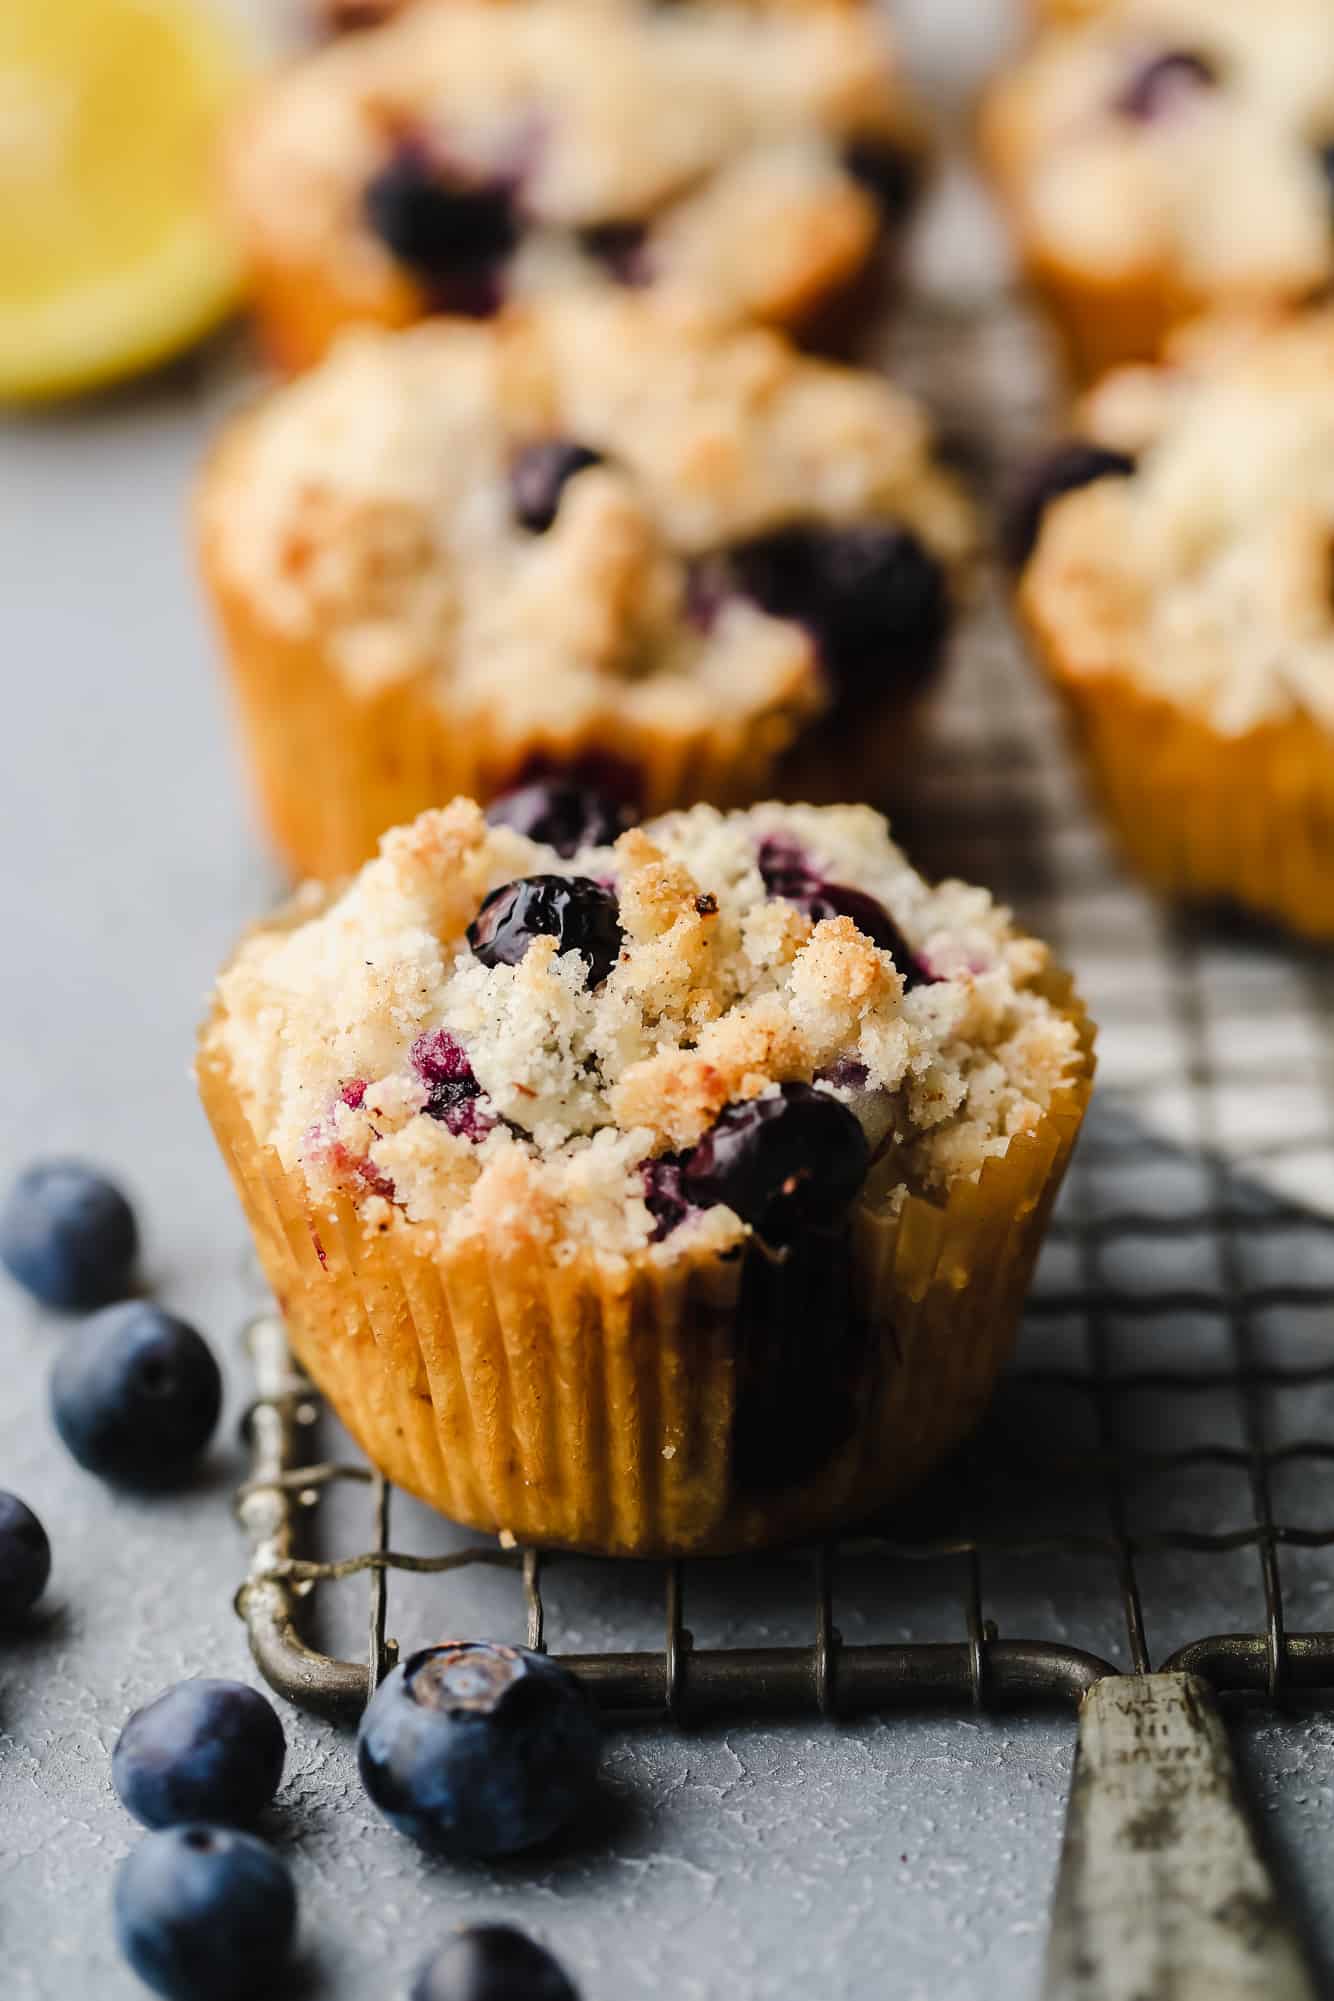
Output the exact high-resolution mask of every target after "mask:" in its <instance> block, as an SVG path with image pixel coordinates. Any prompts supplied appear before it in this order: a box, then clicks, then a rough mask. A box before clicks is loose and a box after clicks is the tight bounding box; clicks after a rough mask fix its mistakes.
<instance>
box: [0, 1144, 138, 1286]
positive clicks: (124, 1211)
mask: <svg viewBox="0 0 1334 2001" xmlns="http://www.w3.org/2000/svg"><path fill="white" fill-rule="evenodd" d="M138 1251H139V1230H138V1226H137V1225H136V1223H135V1220H134V1211H133V1209H131V1207H130V1205H129V1203H128V1202H127V1201H126V1200H125V1197H124V1196H123V1195H122V1194H121V1192H120V1190H119V1188H117V1187H116V1186H115V1184H114V1183H113V1182H110V1181H108V1180H107V1179H106V1177H105V1175H101V1174H99V1173H98V1172H97V1171H96V1169H95V1168H92V1167H85V1166H84V1165H83V1164H82V1163H81V1162H80V1161H77V1160H46V1161H39V1162H38V1163H37V1165H36V1166H34V1167H30V1168H28V1169H27V1170H26V1172H24V1173H23V1174H21V1175H20V1176H19V1178H18V1180H17V1181H16V1182H15V1183H14V1186H13V1188H12V1189H11V1190H10V1192H9V1197H8V1200H7V1201H6V1202H5V1205H4V1207H3V1209H0V1264H3V1265H4V1267H5V1269H6V1270H7V1271H8V1272H9V1274H10V1276H11V1277H13V1278H16V1279H17V1280H18V1282H19V1284H20V1285H22V1286H26V1287H27V1289H28V1291H29V1292H30V1293H32V1295H33V1297H34V1298H36V1299H40V1300H41V1301H42V1303H43V1305H45V1306H60V1307H64V1308H66V1309H67V1310H70V1311H80V1310H81V1311H86V1310H87V1309H88V1308H90V1307H93V1306H105V1305H106V1304H107V1302H108V1300H112V1299H123V1298H124V1297H125V1294H126V1293H127V1292H128V1291H129V1288H130V1277H131V1274H132V1273H133V1270H134V1261H135V1258H136V1256H137V1255H138Z"/></svg>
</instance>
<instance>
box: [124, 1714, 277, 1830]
mask: <svg viewBox="0 0 1334 2001" xmlns="http://www.w3.org/2000/svg"><path fill="white" fill-rule="evenodd" d="M286 1750H287V1746H286V1743H285V1741H284V1738H283V1726H282V1724H281V1723H280V1722H279V1721H278V1718H277V1715H276V1714H275V1712H274V1708H273V1704H272V1703H271V1702H266V1701H265V1699H264V1697H263V1696H262V1695H260V1694H259V1692H258V1691H257V1690H256V1689H253V1688H247V1686H246V1684H245V1683H244V1682H243V1681H211V1680H207V1679H202V1678H201V1679H200V1680H198V1681H178V1682H177V1683H176V1685H175V1687H174V1688H169V1689H167V1691H166V1693H165V1694H163V1695H160V1696H158V1698H157V1700H156V1702H150V1703H148V1704H146V1706H145V1707H144V1708H143V1709H136V1710H135V1712H134V1714H133V1715H132V1716H131V1718H130V1720H129V1722H128V1723H127V1724H126V1725H125V1728H124V1729H123V1730H122V1731H121V1733H120V1736H119V1738H118V1740H117V1743H116V1748H115V1750H114V1751H113V1752H112V1754H111V1783H112V1785H113V1786H114V1787H115V1788H116V1792H117V1794H118V1795H119V1797H120V1803H121V1805H122V1806H123V1807H125V1808H126V1809H127V1810H128V1811H129V1812H130V1813H132V1814H133V1815H134V1817H135V1819H136V1820H140V1821H142V1822H143V1824H144V1826H145V1827H176V1826H178V1825H179V1824H180V1823H181V1822H182V1821H187V1820H206V1821H218V1822H222V1823H223V1824H224V1825H226V1826H245V1825H247V1824H248V1823H249V1822H250V1821H252V1820H254V1819H255V1817H256V1815H257V1814H259V1813H261V1812H262V1811H263V1809H264V1808H265V1807H266V1806H267V1805H268V1803H269V1801H270V1800H271V1799H272V1798H273V1795H274V1794H275V1793H276V1792H277V1790H278V1782H279V1780H280V1779H281V1778H282V1775H283V1758H284V1756H285V1755H286Z"/></svg>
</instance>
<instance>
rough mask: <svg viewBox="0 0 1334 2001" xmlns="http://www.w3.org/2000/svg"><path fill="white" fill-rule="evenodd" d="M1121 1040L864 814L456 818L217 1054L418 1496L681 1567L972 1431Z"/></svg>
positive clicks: (293, 1310) (234, 1011) (322, 1340)
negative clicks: (573, 825)
mask: <svg viewBox="0 0 1334 2001" xmlns="http://www.w3.org/2000/svg"><path fill="white" fill-rule="evenodd" d="M1090 1042H1091V1038H1090V1034H1089V1031H1088V1028H1087V1024H1086V1022H1085V1020H1084V1017H1083V1014H1082V1011H1081V1009H1080V1008H1079V1006H1078V1003H1077V1002H1076V1001H1075V1000H1074V999H1073V997H1072V995H1071V992H1070V988H1069V982H1068V980H1066V979H1064V978H1063V976H1061V975H1060V974H1059V973H1058V972H1056V971H1055V970H1054V969H1053V968H1052V967H1051V965H1050V963H1049V961H1048V957H1047V953H1046V951H1045V949H1044V947H1042V946H1041V945H1039V944H1037V943H1036V942H1035V941H1034V940H1032V939H1027V938H1023V937H1021V936H1019V935H1018V934H1017V933H1016V932H1015V931H1014V929H1013V928H1012V926H1011V924H1010V922H1009V920H1008V916H1007V914H1006V913H1005V912H1004V911H1002V910H999V909H997V908H996V907H995V906H994V905H993V904H992V902H991V900H990V898H989V897H988V896H987V895H986V894H985V892H983V891H981V890H973V889H969V888H967V887H965V886H964V885H963V884H960V883H946V884H943V885H942V886H941V887H940V888H938V889H931V888H929V887H928V885H927V884H926V883H925V882H923V881H922V879H921V878H920V877H919V876H918V875H917V874H916V873H915V872H914V871H913V870H912V868H911V867H910V866H909V865H908V863H907V862H906V861H905V860H904V858H903V856H902V855H901V854H900V853H899V851H898V850H897V849H896V848H894V847H893V845H892V844H891V842H890V840H889V837H888V832H887V829H886V827H885V824H884V822H883V821H882V820H881V819H880V818H879V816H878V815H877V814H875V813H873V812H871V811H870V810H869V809H867V808H842V809H827V810H819V809H814V808H809V807H805V808H803V807H780V806H774V805H769V806H761V807H756V808H754V809H753V810H752V811H751V812H749V813H745V814H734V815H731V816H725V815H722V814H720V813H718V812H717V811H715V810H714V809H713V808H711V807H705V806H700V807H696V808H695V809H693V810H692V811H691V812H689V813H685V814H681V815H675V816H669V817H668V818H666V819H663V820H659V821H656V822H653V823H650V824H649V825H648V826H646V827H645V828H643V829H642V830H632V831H630V832H629V833H626V834H624V835H622V836H621V837H620V839H619V840H618V841H617V843H616V844H615V846H614V847H606V846H588V847H584V848H581V849H578V850H576V851H575V852H574V853H573V854H571V853H570V852H569V849H568V846H565V845H563V846H562V848H561V849H557V848H554V847H550V846H545V845H543V844H541V843H539V842H537V841H534V840H531V839H529V838H528V837H527V836H525V835H523V834H520V833H519V832H517V831H515V830H514V829H512V828H510V827H508V826H504V825H500V826H495V827H490V828H488V827H487V825H486V824H485V822H484V821H483V819H482V815H481V813H480V811H479V809H478V808H477V807H476V806H474V805H472V804H471V803H470V802H467V801H462V800H460V801H456V802H455V803H454V804H453V805H451V806H450V807H448V808H447V809H445V810H443V811H439V812H434V813H429V814H426V815H424V816H423V817H422V818H421V819H420V820H419V821H417V822H416V823H415V824H414V825H413V826H412V827H409V828H404V829H401V830H399V831H398V832H396V833H393V834H391V835H389V836H387V837H386V839H385V841H384V843H383V846H382V851H381V855H380V858H379V859H378V860H376V861H374V862H372V863H370V864H369V865H368V866H367V867H366V868H365V869H364V870H363V871H362V873H361V874H360V876H359V877H358V878H357V879H356V880H355V882H354V883H353V884H352V885H351V886H350V887H348V888H347V889H346V890H345V891H344V892H343V893H342V895H341V896H340V897H339V898H338V899H337V900H336V901H333V902H329V903H325V902H323V901H321V900H320V899H319V898H313V899H311V898H308V899H307V900H306V901H305V902H304V903H298V905H297V906H295V907H294V909H293V911H292V912H291V913H290V915H289V916H288V918H287V919H286V920H285V921H284V922H280V923H279V924H277V925H271V926H267V927H264V928H262V929H261V930H259V931H258V932H256V933H255V934H254V935H253V936H252V937H251V938H250V940H249V941H248V942H247V943H246V944H244V945H243V946H242V948H241V950H240V952H239V953H238V955H237V957H236V958H235V959H234V961H233V962H232V964H231V966H230V967H229V968H228V970H227V971H226V972H225V973H224V975H223V976H222V979H221V981H220V982H219V987H218V994H217V1002H216V1007H215V1011H214V1014H213V1017H212V1019H211V1021H210V1023H209V1024H208V1026H207V1027H206V1029H205V1031H204V1035H203V1038H202V1042H201V1049H200V1063H199V1078H200V1087H201V1090H202V1093H203V1096H204V1101H205V1104H206V1107H207V1109H208V1111H209V1115H210V1117H211V1119H212V1121H213V1124H214V1128H215V1131H216V1133H217V1136H218V1139H219V1142H220V1144H221V1146H222V1149H223V1152H224V1154H225V1155H226V1156H227V1159H228V1162H229V1164H230V1167H231V1170H232V1173H233V1176H234V1178H235V1181H236V1185H237V1189H238V1192H239V1193H240V1195H241V1199H242V1201H243V1203H244V1204H245V1207H246V1210H247V1213H248V1215H249V1217H250V1221H251V1223H252V1226H253V1227H254V1229H255V1232H256V1237H257V1242H258V1246H259V1250H260V1255H261V1258H262V1259H263V1261H264V1264H265V1268H266V1271H267V1274H268V1277H269V1279H270V1281H271V1283H272V1284H273V1287H274V1290H275V1292H276V1294H277V1296H278V1298H279V1300H280V1301H281V1302H282V1306H283V1310H284V1314H285V1317H286V1319H287V1323H288V1328H289V1332H290V1334H291V1337H292V1339H293V1341H294V1343H295V1345H296V1347H297V1349H298V1352H299V1353H300V1355H301V1357H302V1359H303V1361H304V1362H305V1364H306V1366H307V1367H308V1368H309V1369H310V1370H311V1372H312V1373H313V1375H314V1376H315V1378H316V1380H317V1381H318V1382H319V1383H320V1384H321V1386H322V1387H323V1388H324V1390H325V1391H326V1392H327V1394H328V1395H329V1396H330V1398H331V1399H332V1401H333V1402H334V1404H335V1405H336V1407H337V1408H338V1410H339V1411H340V1413H341V1415H342V1416H343V1418H344V1419H345V1421H346V1422H347V1423H348V1424H349V1426H350V1427H351V1429H352V1430H353V1432H354V1433H355V1434H356V1436H357V1437H358V1439H359V1440H360V1442H361V1444H362V1445H363V1446H364V1447H365V1449H366V1450H367V1451H368V1452H369V1453H370V1454H371V1456H372V1458H374V1459H375V1460H376V1461H377V1462H378V1463H379V1464H380V1465H381V1466H383V1468H384V1469H385V1471H386V1472H387V1473H388V1474H389V1475H390V1477H392V1478H393V1479H394V1480H395V1481H397V1482H398V1483H400V1484H401V1485H403V1486H406V1487H408V1488H410V1489H412V1490H413V1491H415V1492H416V1493H418V1494H421V1495H423V1496H424V1497H425V1498H427V1499H429V1500H431V1501H433V1502H434V1503H435V1504H436V1505H437V1506H439V1507H441V1508H443V1509H444V1510H445V1511H446V1512H447V1513H449V1514H451V1515H453V1516H455V1517H456V1518H458V1519H460V1520H464V1521H468V1522H471V1523H473V1524H474V1525H476V1526H478V1527H482V1528H487V1529H500V1530H510V1531H512V1532H513V1534H515V1535H516V1536H518V1537H520V1538H522V1539H525V1540H533V1541H536V1542H539V1543H547V1544H551V1543H556V1544H569V1545H575V1546H578V1547H583V1548H591V1549H597V1550H606V1551H613V1552H619V1553H623V1554H650V1553H657V1554H664V1553H669V1552H673V1551H685V1550H694V1551H701V1550H719V1551H721V1550H726V1549H735V1548H742V1547H748V1546H751V1545H754V1544H757V1543H761V1542H766V1541H771V1540H778V1539H782V1538H784V1537H788V1536H792V1535H796V1534H803V1533H813V1532H815V1531H817V1530H819V1529H821V1528H823V1527H825V1526H827V1525H828V1524H829V1523H831V1522H832V1521H835V1520H837V1519H840V1518H844V1517H850V1516H855V1515H858V1514H861V1513H864V1512H865V1511H866V1510H867V1509H868V1508H870V1507H872V1506H874V1505H876V1504H878V1503H879V1502H881V1501H883V1500H885V1499H886V1498H888V1497H889V1496H890V1495H891V1494H893V1493H895V1492H897V1491H899V1490H900V1489H902V1488H903V1487H905V1486H906V1485H909V1484H911V1482H912V1481H914V1480H915V1479H917V1478H918V1477H919V1476H920V1475H921V1474H922V1473H923V1472H924V1471H925V1469H926V1467H927V1466H928V1465H929V1464H930V1463H931V1461H932V1460H934V1459H935V1458H936V1457H937V1456H938V1455H939V1454H940V1453H941V1452H942V1451H943V1450H945V1449H946V1448H947V1447H948V1446H949V1445H950V1444H952V1443H953V1442H954V1441H955V1440H956V1439H957V1438H958V1437H959V1436H960V1435H961V1434H962V1433H963V1432H964V1431H965V1430H966V1429H967V1428H968V1427H969V1426H970V1425H971V1424H972V1423H973V1421H974V1420H975V1418H976V1417H977V1415H978V1414H979V1412H980V1409H981V1406H982V1404H983V1401H984V1399H985V1397H986V1395H987V1393H988V1391H989V1389H990V1386H991V1383H992V1380H993V1378H994V1375H995V1372H996V1370H997V1369H998V1367H999V1366H1000V1363H1001V1362H1002V1360H1003V1359H1004V1357H1005V1354H1006V1353H1007V1351H1008V1349H1009V1346H1010V1343H1011V1341H1012V1338H1013V1335H1014V1332H1015V1328H1016V1325H1017V1321H1018V1316H1019V1312H1020V1307H1021V1304H1022V1298H1023V1293H1024V1290H1025V1287H1026V1284H1027V1281H1028V1277H1029V1274H1030V1272H1031V1268H1032V1264H1033V1260H1034V1258H1035V1256H1036V1253H1037V1248H1038V1243H1039V1240H1040V1237H1041V1234H1042V1230H1043V1227H1044V1224H1045V1219H1046V1215H1047V1212H1048V1210H1049V1207H1050V1204H1051V1201H1052V1200H1053V1199H1054V1196H1055V1193H1056V1189H1057V1186H1058V1184H1059V1181H1060V1177H1061V1173H1062V1171H1063V1168H1064V1165H1065V1161H1066V1158H1067V1156H1068V1153H1069V1149H1070V1146H1071V1144H1072V1143H1073V1140H1074V1136H1075V1132H1076V1129H1077V1127H1078V1124H1079V1120H1080V1117H1081V1115H1082V1111H1083V1107H1084V1104H1085V1101H1086V1099H1087V1095H1088V1089H1089V1083H1090V1078H1091V1071H1092V1062H1091V1056H1090ZM817 1325H818V1327H819V1334H818V1337H816V1336H815V1335H814V1334H813V1329H814V1328H815V1327H816V1326H817Z"/></svg>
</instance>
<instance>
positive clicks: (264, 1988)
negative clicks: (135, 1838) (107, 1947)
mask: <svg viewBox="0 0 1334 2001" xmlns="http://www.w3.org/2000/svg"><path fill="white" fill-rule="evenodd" d="M115 1913H116V1936H117V1939H118V1940H119V1942H120V1949H121V1951H122V1952H123V1953H124V1955H125V1957H126V1959H127V1960H128V1961H129V1963H130V1965H131V1966H132V1967H133V1968H134V1970H135V1972H136V1973H137V1974H138V1976H139V1978H140V1979H141V1980H142V1981H144V1982H145V1983H146V1984H147V1985H148V1986H149V1987H151V1988H152V1989H153V1991H154V1992H155V1993H157V1994H163V1995H165V1996H166V1997H167V2001H238V1997H239V1996H241V1995H245V1996H247V1997H249V1996H255V1997H258V1996H259V1995H261V1994H274V1993H278V1992H287V1991H289V1989H288V1986H287V1979H288V1969H287V1966H286V1961H287V1955H288V1952H289V1950H290V1948H291V1944H292V1935H293V1933H294V1932H295V1930H296V1891H295V1889H294V1887H293V1884H292V1877H291V1874H290V1872H289V1870H288V1867H287V1864H286V1863H285V1862H284V1861H282V1860H281V1858H280V1857H279V1856H277V1855H275V1854H274V1852H273V1850H272V1849H271V1848H270V1847H269V1846H268V1844H267V1843H266V1842H263V1841H260V1840H258V1839H257V1838H256V1837H255V1836H254V1835H253V1834H240V1833H238V1832H237V1830H236V1829H235V1828H231V1827H210V1826H207V1825H205V1824H203V1823H202V1822H199V1821H195V1822H193V1823H191V1824H190V1825H188V1826H185V1827H168V1828H164V1829H162V1831H161V1832H160V1833H157V1834H150V1835H149V1836H148V1838H147V1839H146V1840H145V1841H141V1842H140V1843H139V1846H138V1847H137V1848H135V1849H132V1850H131V1852H130V1854H129V1855H127V1856H126V1858H125V1860H124V1862H122V1863H121V1866H120V1873H119V1875H118V1876H117V1878H116V1890H115Z"/></svg>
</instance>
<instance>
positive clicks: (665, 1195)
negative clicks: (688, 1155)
mask: <svg viewBox="0 0 1334 2001" xmlns="http://www.w3.org/2000/svg"><path fill="white" fill-rule="evenodd" d="M639 1172H640V1176H641V1178H642V1180H643V1183H644V1207H645V1208H646V1209H647V1210H648V1212H649V1214H650V1216H652V1218H653V1237H652V1241H653V1242H654V1243H655V1244H660V1243H661V1242H662V1240H663V1238H664V1237H670V1236H671V1234H672V1231H673V1230H674V1229H675V1228H676V1226H677V1224H678V1223H683V1222H684V1221H685V1219H686V1215H687V1213H688V1211H689V1209H690V1202H689V1199H688V1197H687V1196H686V1193H685V1190H684V1188H683V1186H682V1183H681V1156H680V1154H679V1153H661V1154H659V1155H658V1156H657V1157H656V1158H655V1159H653V1160H646V1161H645V1162H644V1163H643V1165H642V1166H641V1168H640V1170H639Z"/></svg>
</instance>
